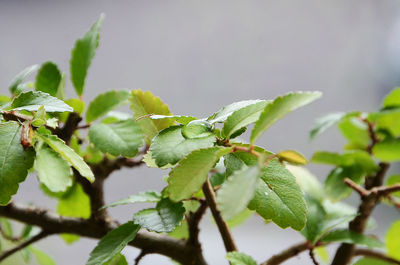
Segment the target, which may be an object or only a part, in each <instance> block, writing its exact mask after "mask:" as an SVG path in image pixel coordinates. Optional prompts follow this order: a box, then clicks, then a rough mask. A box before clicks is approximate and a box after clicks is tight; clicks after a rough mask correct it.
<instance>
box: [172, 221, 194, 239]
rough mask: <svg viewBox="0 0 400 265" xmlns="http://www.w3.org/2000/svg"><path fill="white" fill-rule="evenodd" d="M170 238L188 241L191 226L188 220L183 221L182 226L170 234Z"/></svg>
mask: <svg viewBox="0 0 400 265" xmlns="http://www.w3.org/2000/svg"><path fill="white" fill-rule="evenodd" d="M168 235H169V236H172V237H174V238H177V239H188V237H189V226H188V223H187V221H186V220H183V221H182V222H181V224H180V225H179V226H177V227H175V229H174V230H173V231H172V232H169V233H168Z"/></svg>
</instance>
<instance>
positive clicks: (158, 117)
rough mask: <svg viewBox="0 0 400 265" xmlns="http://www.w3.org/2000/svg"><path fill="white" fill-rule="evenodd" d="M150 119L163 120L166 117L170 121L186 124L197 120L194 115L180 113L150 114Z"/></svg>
mask: <svg viewBox="0 0 400 265" xmlns="http://www.w3.org/2000/svg"><path fill="white" fill-rule="evenodd" d="M150 119H152V120H163V119H168V120H171V121H176V122H178V123H180V124H183V125H186V124H188V123H189V122H191V121H194V120H197V118H196V117H193V116H182V115H169V116H168V115H151V116H150Z"/></svg>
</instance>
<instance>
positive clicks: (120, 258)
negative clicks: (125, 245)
mask: <svg viewBox="0 0 400 265" xmlns="http://www.w3.org/2000/svg"><path fill="white" fill-rule="evenodd" d="M104 265H128V262H127V261H126V258H125V256H124V255H122V254H121V253H118V254H117V255H115V256H114V257H112V258H111V259H110V260H109V261H107V262H106V263H104Z"/></svg>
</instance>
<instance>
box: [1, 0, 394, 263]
mask: <svg viewBox="0 0 400 265" xmlns="http://www.w3.org/2000/svg"><path fill="white" fill-rule="evenodd" d="M102 12H104V13H105V14H106V20H105V22H104V25H103V28H102V30H101V40H100V47H99V49H98V51H97V54H96V57H95V59H94V60H93V63H92V66H91V68H90V70H89V75H88V79H87V82H86V84H87V85H86V91H85V94H84V98H85V99H86V100H91V99H93V98H94V96H95V95H97V94H98V93H101V92H105V91H107V90H110V89H119V88H121V89H122V88H130V89H135V88H141V89H143V90H150V91H152V92H153V93H154V94H155V95H158V96H160V97H161V98H162V99H163V100H164V101H165V102H166V103H168V104H169V105H170V107H171V109H172V111H173V112H174V113H177V114H190V115H195V116H198V117H205V116H208V115H210V114H211V113H212V112H214V111H216V110H217V109H219V108H220V107H221V106H223V105H226V104H229V103H231V102H234V101H239V100H243V99H256V98H261V99H272V98H274V97H275V96H277V95H280V94H284V93H286V92H288V91H293V90H320V91H322V92H323V93H324V96H323V98H322V99H320V100H318V101H317V102H315V103H313V104H312V105H310V106H307V107H305V108H303V109H301V110H298V111H296V112H294V113H292V114H290V115H289V116H288V117H286V118H284V120H282V121H280V122H278V123H277V124H276V125H274V126H273V127H272V128H271V129H270V130H269V131H268V132H266V133H265V134H264V135H263V137H262V138H261V139H260V140H259V141H258V144H259V145H262V146H266V147H267V148H268V149H270V150H272V151H279V150H284V149H287V148H296V149H297V150H299V151H300V152H302V153H303V154H305V155H306V156H307V157H310V156H311V155H312V153H313V152H314V151H316V150H320V149H330V150H337V151H339V150H340V149H341V147H342V146H343V144H344V141H343V140H342V139H341V137H340V135H339V134H338V133H337V132H336V131H335V130H330V131H328V132H327V133H325V134H324V135H322V136H320V137H319V138H317V139H316V140H314V141H312V142H311V141H309V138H308V131H309V129H310V127H311V126H312V123H313V121H314V120H315V118H317V117H318V116H320V115H322V114H324V113H328V112H332V111H348V110H356V109H357V110H358V109H360V110H365V111H372V110H375V109H377V108H378V107H379V104H380V101H381V99H382V97H383V96H384V95H385V93H387V92H388V91H389V90H390V89H392V88H393V87H395V86H397V85H400V2H399V1H397V0H380V1H376V0H355V1H347V0H325V1H316V0H300V1H291V0H280V1H272V0H269V1H239V0H238V1H232V0H229V1H209V0H203V1H183V0H179V1H178V0H175V1H166V0H153V1H138V0H129V1H128V0H119V1H109V0H93V1H77V0H70V1H61V0H52V1H50V0H0V92H1V93H6V92H7V88H8V85H9V83H10V81H11V79H12V78H13V77H14V76H15V74H17V73H18V72H19V71H20V70H22V69H24V68H25V67H26V66H29V65H32V64H38V63H39V64H40V63H43V62H45V61H47V60H52V61H54V62H56V63H57V64H58V65H59V66H60V68H61V69H62V70H63V71H64V72H66V73H68V69H69V56H70V50H71V48H72V47H73V45H74V42H75V40H76V39H77V38H79V37H81V36H83V34H84V33H85V32H86V31H87V30H88V28H89V27H90V25H91V24H92V23H93V22H94V21H95V20H96V19H97V18H98V16H99V14H100V13H102ZM68 89H69V92H68V96H70V97H74V96H75V94H74V91H73V89H72V87H71V85H70V84H69V85H68ZM309 168H310V169H311V170H312V171H313V172H314V173H315V174H316V175H317V176H318V177H319V178H320V179H324V178H325V176H326V174H327V172H328V171H329V167H324V166H313V165H311V166H310V167H309ZM166 174H167V173H166V171H161V170H156V169H151V170H150V169H147V168H145V167H143V168H140V169H134V170H130V171H128V170H122V171H120V172H116V173H115V174H114V175H113V176H112V177H111V178H110V179H109V180H108V181H107V183H106V200H107V202H112V201H115V200H117V199H121V198H123V197H126V196H128V195H131V194H134V193H136V192H138V191H142V190H146V189H156V190H161V189H162V187H163V186H164V185H165V184H164V182H163V181H162V178H163V176H164V175H166ZM15 201H18V202H25V203H29V202H33V203H35V204H38V205H40V206H43V207H50V208H52V209H54V208H55V205H56V204H55V201H53V200H52V199H49V198H47V197H45V196H43V195H42V194H41V192H40V190H39V189H38V183H37V180H36V177H35V176H33V175H32V176H29V178H28V180H27V181H26V182H25V183H24V184H23V185H21V188H20V190H19V192H18V195H17V196H15ZM348 201H349V202H350V203H352V204H353V205H356V204H357V203H358V198H357V197H356V196H353V197H351V198H350V199H349V200H348ZM143 207H146V205H139V206H120V207H117V208H115V209H112V210H111V213H112V214H113V215H114V216H115V217H117V218H119V220H121V221H124V220H128V219H129V218H131V216H132V214H133V213H134V212H135V211H137V210H138V209H140V208H143ZM374 216H376V217H377V218H379V220H380V225H379V227H378V228H377V230H375V233H377V234H378V235H379V236H380V237H381V238H383V236H384V231H385V229H386V228H387V226H388V225H390V223H391V222H392V221H393V220H394V219H396V218H398V217H399V214H398V212H396V211H394V210H393V209H390V208H389V207H388V206H384V205H382V206H380V207H378V208H377V209H376V211H375V214H374ZM233 235H234V237H235V239H236V240H237V242H238V246H239V249H240V250H241V251H243V252H246V253H248V254H250V255H252V256H253V257H254V258H255V259H256V260H257V261H258V262H261V261H263V260H264V259H266V258H267V257H269V256H270V255H272V254H274V253H277V252H280V251H281V250H282V249H284V248H285V247H288V246H290V245H292V244H294V243H297V242H300V241H301V240H302V238H301V236H300V235H299V233H298V232H295V231H293V230H291V229H286V230H281V229H280V228H278V227H277V226H275V225H274V224H264V223H263V221H262V220H261V219H260V218H256V217H254V218H251V219H250V220H248V221H247V222H246V223H245V225H243V226H242V227H240V228H235V229H234V230H233ZM201 240H202V241H203V242H204V244H205V245H204V251H205V256H206V258H207V259H208V260H209V261H210V264H227V262H226V261H225V259H224V256H225V251H224V248H223V244H222V241H221V239H220V238H219V234H218V231H217V229H216V227H215V226H214V225H213V223H212V222H211V221H210V218H209V217H206V218H205V219H204V221H203V222H202V233H201ZM95 244H96V242H95V241H93V240H89V239H81V240H80V241H79V242H78V243H76V244H74V245H72V246H67V245H66V244H65V243H64V242H63V241H62V240H61V239H59V238H57V237H52V238H49V239H46V240H45V241H43V242H41V243H40V244H39V246H40V247H41V248H42V249H44V250H45V251H47V252H48V253H50V254H51V256H53V257H54V258H55V259H56V261H57V264H59V265H71V264H74V265H75V264H77V265H79V264H84V263H85V261H86V260H87V258H88V254H89V252H90V251H91V250H92V248H93V247H94V246H95ZM332 250H334V248H330V251H332ZM124 254H126V255H127V257H128V259H129V262H130V264H133V260H134V258H135V256H136V255H137V254H138V250H136V249H133V248H127V249H126V250H124ZM141 264H143V265H144V264H171V262H170V261H169V260H168V259H166V258H164V257H161V256H157V255H150V256H146V257H145V258H144V259H143V260H142V262H141ZM285 264H311V261H310V260H309V258H308V256H307V255H306V254H303V255H301V256H300V257H299V258H294V259H292V260H290V261H288V262H287V263H285Z"/></svg>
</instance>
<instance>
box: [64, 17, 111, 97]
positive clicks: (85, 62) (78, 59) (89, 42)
mask: <svg viewBox="0 0 400 265" xmlns="http://www.w3.org/2000/svg"><path fill="white" fill-rule="evenodd" d="M103 20H104V15H103V14H102V15H100V17H99V19H98V20H97V21H96V22H95V23H94V24H93V26H92V27H91V28H90V30H89V31H88V32H87V33H86V34H85V36H83V38H82V39H78V40H77V41H76V42H75V47H74V48H73V49H72V51H71V60H70V71H71V81H72V84H73V85H74V87H75V91H76V93H77V94H78V95H79V96H81V95H82V93H83V88H84V86H85V79H86V75H87V72H88V69H89V67H90V64H91V63H92V59H93V57H94V55H95V53H96V49H97V47H98V46H99V38H100V34H99V32H100V27H101V24H102V23H103Z"/></svg>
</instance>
